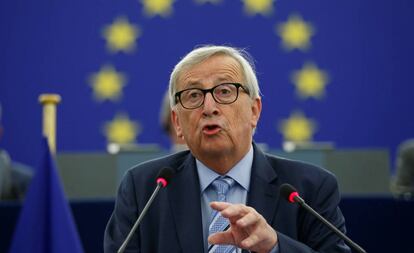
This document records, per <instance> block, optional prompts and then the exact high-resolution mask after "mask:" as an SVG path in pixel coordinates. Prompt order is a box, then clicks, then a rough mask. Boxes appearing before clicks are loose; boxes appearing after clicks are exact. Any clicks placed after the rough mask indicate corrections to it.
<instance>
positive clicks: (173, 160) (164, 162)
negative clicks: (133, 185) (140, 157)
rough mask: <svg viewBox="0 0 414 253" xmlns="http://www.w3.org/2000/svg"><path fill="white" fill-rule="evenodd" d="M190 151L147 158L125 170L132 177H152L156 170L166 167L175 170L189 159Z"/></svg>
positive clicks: (156, 172)
mask: <svg viewBox="0 0 414 253" xmlns="http://www.w3.org/2000/svg"><path fill="white" fill-rule="evenodd" d="M189 156H190V151H188V150H187V151H181V152H178V153H174V154H169V155H166V156H163V157H159V158H156V159H152V160H148V161H145V162H142V163H139V164H137V165H135V166H133V167H132V168H131V169H129V170H128V171H127V173H130V174H131V175H132V176H133V177H134V178H137V177H138V178H143V179H147V178H149V177H150V178H154V177H155V176H156V175H157V174H158V172H159V171H160V170H161V169H163V168H166V167H169V168H172V169H173V170H176V169H177V168H178V167H180V166H181V164H182V163H183V162H184V161H185V160H186V159H189Z"/></svg>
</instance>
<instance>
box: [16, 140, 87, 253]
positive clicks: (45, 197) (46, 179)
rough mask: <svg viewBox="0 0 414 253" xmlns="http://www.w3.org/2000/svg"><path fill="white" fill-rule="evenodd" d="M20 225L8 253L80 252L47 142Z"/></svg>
mask: <svg viewBox="0 0 414 253" xmlns="http://www.w3.org/2000/svg"><path fill="white" fill-rule="evenodd" d="M42 148H43V157H42V161H41V163H40V167H39V168H37V170H36V172H35V175H34V177H33V180H32V182H31V185H30V187H29V189H28V192H27V195H26V200H25V202H24V206H23V208H22V211H21V214H20V218H19V221H18V223H17V226H16V230H15V232H14V238H13V242H12V244H11V248H10V253H18V252H32V253H52V252H56V253H57V252H59V253H64V252H68V253H69V252H70V253H79V252H83V249H82V245H81V242H80V239H79V235H78V233H77V230H76V227H75V224H74V221H73V217H72V213H71V210H70V208H69V205H68V202H67V200H66V198H65V194H64V192H63V190H62V186H61V182H60V180H59V176H58V174H57V170H56V165H55V162H54V160H53V158H52V156H51V154H50V150H49V146H48V144H47V140H46V139H44V140H43V143H42Z"/></svg>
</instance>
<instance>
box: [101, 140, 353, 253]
mask: <svg viewBox="0 0 414 253" xmlns="http://www.w3.org/2000/svg"><path fill="white" fill-rule="evenodd" d="M163 167H171V168H173V169H174V170H175V175H174V177H173V178H172V179H171V182H170V184H169V185H168V187H167V188H166V189H161V190H160V192H159V194H158V196H157V197H156V199H155V200H154V202H153V204H152V206H151V207H150V209H149V211H148V213H147V215H146V216H145V217H144V219H143V220H142V223H141V224H140V226H139V227H138V229H137V231H136V232H135V234H134V236H133V237H132V239H131V241H130V242H129V245H128V247H127V250H126V251H125V252H141V253H155V252H168V253H174V252H183V253H184V252H188V253H203V252H204V249H203V232H202V219H201V200H200V196H201V195H200V185H199V179H198V174H197V169H196V163H195V158H194V157H193V156H192V155H191V153H190V152H189V151H184V152H180V153H177V154H173V155H170V156H167V157H164V158H160V159H157V160H153V161H149V162H146V163H143V164H140V165H138V166H136V167H135V168H133V169H131V170H129V171H128V172H127V173H126V175H125V176H124V178H123V181H122V183H121V185H120V187H119V190H118V196H117V199H116V202H115V209H114V212H113V214H112V216H111V218H110V220H109V222H108V225H107V227H106V231H105V238H104V251H105V252H116V251H117V250H118V248H119V247H120V245H121V244H122V242H123V241H124V239H125V238H126V236H127V234H128V232H129V230H130V229H131V227H132V225H133V224H134V222H135V220H136V219H137V217H138V214H139V213H140V212H141V211H142V209H143V207H144V205H145V204H146V202H147V201H148V199H149V197H150V196H151V194H152V192H153V190H154V188H155V178H156V176H157V173H158V172H159V170H160V169H162V168H163ZM283 183H289V184H291V185H293V186H295V187H296V189H297V190H298V191H299V193H300V194H301V195H302V197H303V198H304V199H305V201H306V202H307V203H308V204H309V205H310V206H311V207H313V208H314V209H316V211H318V212H319V213H320V214H321V215H322V216H324V217H325V218H326V219H328V220H329V221H331V222H332V223H333V224H334V225H336V227H338V228H339V229H340V230H342V231H345V221H344V217H343V216H342V214H341V212H340V210H339V208H338V203H339V201H340V196H339V193H338V186H337V182H336V179H335V177H334V176H333V175H332V174H331V173H329V172H328V171H326V170H324V169H321V168H318V167H315V166H313V165H309V164H305V163H301V162H297V161H291V160H287V159H282V158H279V157H275V156H271V155H268V154H265V153H263V152H262V151H261V150H260V149H259V148H258V147H257V146H256V145H254V159H253V165H252V174H251V183H250V190H249V192H248V200H247V205H249V206H252V207H253V208H255V209H256V211H257V212H259V213H260V214H261V215H262V216H263V217H264V218H265V219H266V220H267V222H268V223H269V224H270V225H271V226H272V227H273V228H274V229H275V230H276V231H277V234H278V239H279V250H280V253H293V252H309V253H310V252H331V253H334V252H335V253H336V252H350V250H349V248H348V247H347V246H345V245H344V243H343V241H342V240H340V239H338V237H337V236H336V235H335V234H333V233H332V232H330V230H329V229H328V228H326V227H325V226H324V225H323V224H321V223H320V222H319V221H318V220H316V219H315V218H314V217H313V216H311V215H310V214H308V213H307V212H306V211H305V210H303V209H301V208H299V207H298V206H297V205H295V204H290V203H288V202H287V201H286V200H284V199H282V198H281V197H280V196H279V187H280V185H281V184H283Z"/></svg>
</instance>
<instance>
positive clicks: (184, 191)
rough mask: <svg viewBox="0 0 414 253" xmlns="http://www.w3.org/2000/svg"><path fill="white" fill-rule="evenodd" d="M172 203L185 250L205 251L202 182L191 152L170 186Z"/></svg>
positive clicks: (179, 236) (180, 238)
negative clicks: (201, 195)
mask: <svg viewBox="0 0 414 253" xmlns="http://www.w3.org/2000/svg"><path fill="white" fill-rule="evenodd" d="M168 190H169V192H168V193H169V196H170V205H171V207H172V213H173V217H174V221H175V225H176V228H177V229H176V231H177V234H178V239H179V243H180V245H181V248H182V249H183V252H202V251H203V228H202V219H201V204H200V201H201V200H200V183H199V179H198V175H197V170H196V168H195V160H194V158H193V156H192V155H191V154H189V155H188V158H187V159H186V161H185V162H184V163H183V165H182V166H180V167H179V168H177V172H176V175H175V176H174V178H173V180H171V184H170V186H169V188H168Z"/></svg>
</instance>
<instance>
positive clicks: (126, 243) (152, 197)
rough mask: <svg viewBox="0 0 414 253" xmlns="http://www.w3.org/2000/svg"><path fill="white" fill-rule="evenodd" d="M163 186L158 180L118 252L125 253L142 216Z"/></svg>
mask: <svg viewBox="0 0 414 253" xmlns="http://www.w3.org/2000/svg"><path fill="white" fill-rule="evenodd" d="M161 187H162V183H161V182H158V183H157V187H156V188H155V190H154V192H153V193H152V195H151V197H150V199H149V200H148V202H147V204H146V205H145V207H144V209H143V210H142V212H141V214H140V215H139V217H138V219H137V220H136V221H135V224H134V226H133V227H132V228H131V231H129V234H128V236H127V237H126V239H125V241H124V243H122V245H121V247H119V250H118V253H123V252H124V251H125V248H126V246H127V245H128V242H129V241H130V240H131V237H132V235H133V234H134V232H135V230H136V229H137V227H138V225H139V224H140V223H141V220H142V218H144V216H145V214H146V213H147V211H148V208H149V207H150V205H151V204H152V202H153V201H154V199H155V196H157V194H158V191H159V190H160V189H161Z"/></svg>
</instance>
